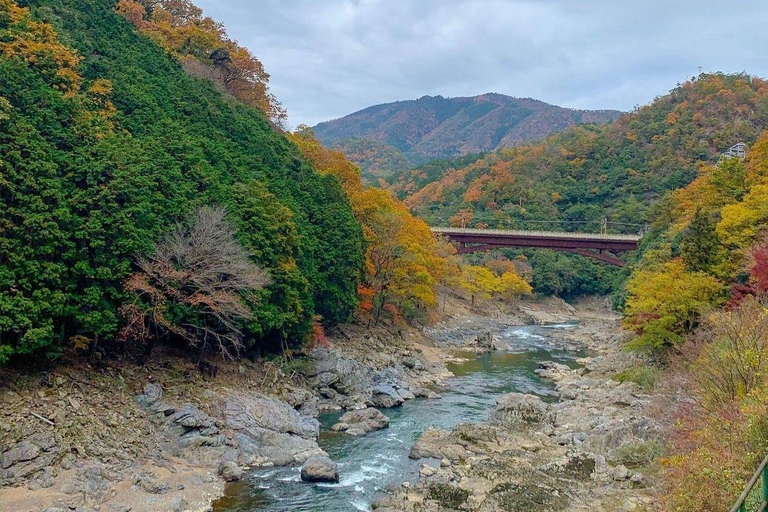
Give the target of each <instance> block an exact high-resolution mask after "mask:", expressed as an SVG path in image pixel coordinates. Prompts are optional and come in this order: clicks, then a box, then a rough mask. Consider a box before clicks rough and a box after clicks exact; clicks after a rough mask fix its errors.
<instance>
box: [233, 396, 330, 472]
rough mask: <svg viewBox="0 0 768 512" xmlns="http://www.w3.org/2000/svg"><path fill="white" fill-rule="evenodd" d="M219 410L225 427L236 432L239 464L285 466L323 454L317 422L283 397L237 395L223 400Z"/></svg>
mask: <svg viewBox="0 0 768 512" xmlns="http://www.w3.org/2000/svg"><path fill="white" fill-rule="evenodd" d="M222 411H223V414H224V422H225V426H226V427H227V428H228V429H230V430H232V431H233V432H234V433H235V440H236V441H237V444H238V448H239V457H238V462H239V463H240V464H241V465H245V466H251V465H259V464H264V463H272V464H275V465H278V466H285V465H288V464H294V463H302V462H304V461H305V460H307V459H308V458H309V457H311V456H312V455H316V454H322V453H324V452H323V451H322V450H321V449H320V447H319V446H318V445H317V437H318V435H319V434H320V423H319V422H318V421H317V420H316V419H315V418H311V417H309V416H302V415H301V414H299V412H298V411H296V410H295V409H294V408H292V407H291V406H290V405H288V404H287V403H285V402H283V401H282V400H278V399H276V398H271V397H268V396H265V395H260V394H247V395H246V394H236V395H232V396H230V397H228V398H227V399H226V400H224V403H223V405H222Z"/></svg>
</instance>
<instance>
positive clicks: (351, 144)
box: [314, 93, 621, 177]
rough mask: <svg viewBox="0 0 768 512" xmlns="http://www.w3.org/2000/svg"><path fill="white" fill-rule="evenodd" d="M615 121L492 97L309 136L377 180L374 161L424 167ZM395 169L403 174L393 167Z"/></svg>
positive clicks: (434, 99) (443, 102)
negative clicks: (396, 158) (399, 161)
mask: <svg viewBox="0 0 768 512" xmlns="http://www.w3.org/2000/svg"><path fill="white" fill-rule="evenodd" d="M619 115H621V112H618V111H616V110H595V111H593V110H574V109H567V108H562V107H558V106H555V105H550V104H548V103H544V102H543V101H538V100H534V99H530V98H512V97H510V96H505V95H503V94H495V93H490V94H482V95H480V96H473V97H466V98H444V97H442V96H424V97H422V98H419V99H417V100H410V101H398V102H395V103H387V104H383V105H376V106H373V107H369V108H366V109H364V110H361V111H359V112H355V113H354V114H350V115H348V116H345V117H342V118H340V119H336V120H333V121H328V122H325V123H320V124H318V125H317V126H315V127H314V131H315V134H316V135H317V137H318V138H319V139H320V141H321V142H323V143H324V144H326V145H330V146H332V147H334V148H336V149H341V150H343V151H345V154H346V155H347V156H348V157H350V158H351V159H352V160H353V161H355V162H356V163H358V164H359V165H360V166H361V167H362V169H363V172H364V173H370V174H371V175H372V176H374V177H378V176H386V175H387V174H388V173H387V171H388V170H390V168H388V167H386V165H382V163H381V162H380V161H379V160H380V159H384V161H385V162H388V161H391V160H392V158H393V157H392V156H391V155H393V154H396V152H399V153H401V154H402V156H403V157H404V158H405V160H407V161H408V162H409V163H411V164H414V163H423V162H426V161H428V160H432V159H436V158H448V157H454V156H460V155H465V154H468V153H479V152H485V151H493V150H495V149H498V148H502V147H514V146H517V145H519V144H524V143H527V142H531V141H535V140H539V139H542V138H544V137H546V136H548V135H550V134H552V133H556V132H559V131H562V130H564V129H565V128H568V127H570V126H573V125H575V124H579V123H596V124H603V123H607V122H609V121H612V120H614V119H616V118H617V117H618V116H619ZM360 139H362V140H364V141H366V142H365V143H362V142H360ZM361 146H362V147H364V148H366V151H361V150H360V148H361ZM394 169H395V170H403V169H402V168H401V167H398V166H397V165H396V166H395V167H394Z"/></svg>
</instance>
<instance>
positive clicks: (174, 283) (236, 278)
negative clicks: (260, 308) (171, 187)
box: [121, 208, 269, 357]
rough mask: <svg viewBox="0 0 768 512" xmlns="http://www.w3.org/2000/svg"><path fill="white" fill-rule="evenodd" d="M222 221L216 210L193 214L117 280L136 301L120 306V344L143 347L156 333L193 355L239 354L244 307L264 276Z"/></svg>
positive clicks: (222, 215)
mask: <svg viewBox="0 0 768 512" xmlns="http://www.w3.org/2000/svg"><path fill="white" fill-rule="evenodd" d="M225 217H226V211H225V210H224V209H223V208H201V209H199V210H197V211H196V212H195V214H194V215H193V216H192V217H191V218H190V219H188V221H187V222H186V223H184V224H179V225H177V226H176V227H175V228H174V229H173V230H172V231H171V232H170V233H169V234H168V235H166V236H165V237H164V238H163V240H162V241H161V242H160V243H158V244H157V246H156V247H155V250H154V252H153V253H151V254H149V255H142V256H139V257H138V258H137V262H136V263H137V265H138V267H139V271H138V272H136V273H134V274H132V275H131V276H130V277H129V278H128V279H127V280H126V282H125V288H126V290H127V291H129V292H131V293H133V294H134V296H135V298H136V301H135V302H133V303H130V304H127V305H126V306H124V307H123V314H124V316H125V317H126V327H125V329H124V330H123V332H122V333H121V337H122V339H124V340H135V341H140V342H147V341H149V340H148V338H149V337H150V336H149V334H150V331H152V330H156V331H160V332H165V333H166V334H171V335H175V336H178V337H179V338H181V339H183V340H185V341H186V342H187V343H188V344H189V345H190V346H192V347H197V348H199V349H200V350H201V351H203V350H206V349H208V348H210V347H211V346H213V347H214V348H216V349H217V350H218V351H219V352H220V353H221V354H222V355H224V356H228V357H232V356H234V355H236V354H237V353H239V351H240V350H241V349H242V348H243V343H242V336H243V333H242V325H243V322H244V321H246V320H249V319H250V318H252V315H253V313H252V311H251V309H250V307H249V305H248V301H249V300H252V299H253V298H254V293H255V292H256V291H257V290H260V289H261V288H263V287H264V286H265V285H267V284H268V283H269V278H268V277H267V274H266V272H265V271H264V270H262V269H261V268H260V267H259V266H257V265H256V264H254V263H253V262H252V261H251V259H250V256H249V254H248V253H247V252H246V251H245V249H243V247H242V246H241V245H240V244H239V243H238V241H237V240H236V238H235V229H234V227H233V226H232V225H231V224H230V223H229V222H227V221H226V220H225ZM153 339H156V338H153ZM151 346H152V344H151V343H150V344H149V347H150V349H151Z"/></svg>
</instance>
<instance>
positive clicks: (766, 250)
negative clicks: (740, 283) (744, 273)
mask: <svg viewBox="0 0 768 512" xmlns="http://www.w3.org/2000/svg"><path fill="white" fill-rule="evenodd" d="M752 257H753V258H754V261H755V262H754V264H753V265H752V268H750V269H749V273H750V274H751V275H752V279H753V280H754V282H755V289H757V291H758V292H760V293H766V292H768V245H764V246H762V247H758V248H757V249H755V250H754V251H752Z"/></svg>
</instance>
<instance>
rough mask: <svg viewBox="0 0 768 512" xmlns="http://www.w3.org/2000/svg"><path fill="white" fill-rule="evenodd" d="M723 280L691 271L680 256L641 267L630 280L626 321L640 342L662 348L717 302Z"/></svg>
mask: <svg viewBox="0 0 768 512" xmlns="http://www.w3.org/2000/svg"><path fill="white" fill-rule="evenodd" d="M721 291H722V284H721V283H720V282H719V281H718V280H717V279H715V278H714V277H712V276H709V275H707V274H704V273H702V272H688V271H687V270H686V268H685V265H684V264H683V262H682V261H680V260H679V259H676V260H672V261H669V262H667V263H664V264H662V265H656V266H652V267H650V268H645V269H641V270H637V271H635V272H634V274H632V277H631V278H630V279H629V281H628V282H627V292H628V297H627V307H626V315H625V320H624V324H625V326H626V327H629V328H632V329H635V330H636V331H637V332H638V333H639V334H641V335H642V336H641V338H640V341H639V345H640V346H645V347H646V348H651V349H658V348H661V347H663V346H665V345H668V344H671V343H673V342H676V341H680V336H682V335H683V334H685V333H687V332H690V331H691V330H692V329H693V328H694V327H695V325H696V323H697V321H698V318H699V315H700V314H701V312H702V311H703V310H704V309H705V308H707V307H711V306H714V305H716V304H717V303H718V302H719V299H720V293H721Z"/></svg>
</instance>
